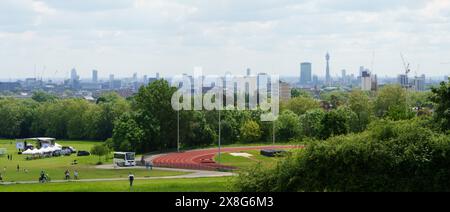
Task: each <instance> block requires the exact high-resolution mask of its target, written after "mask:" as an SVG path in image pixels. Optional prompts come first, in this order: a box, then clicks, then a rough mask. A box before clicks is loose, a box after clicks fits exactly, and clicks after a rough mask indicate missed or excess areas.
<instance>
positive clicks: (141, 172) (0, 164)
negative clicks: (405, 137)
mask: <svg viewBox="0 0 450 212" xmlns="http://www.w3.org/2000/svg"><path fill="white" fill-rule="evenodd" d="M57 143H59V144H61V145H63V146H73V147H74V148H76V149H77V150H87V151H89V150H90V149H91V148H92V146H94V145H95V144H97V142H92V141H57ZM0 148H6V149H7V150H8V154H12V155H13V160H12V161H9V160H7V157H6V156H4V157H0V173H1V174H2V177H3V181H5V182H17V181H34V180H36V181H37V180H38V177H39V173H40V172H41V170H44V171H45V172H46V173H48V174H49V176H50V178H51V179H52V180H62V179H63V178H64V171H65V170H69V171H70V172H71V174H72V176H73V171H75V170H77V171H78V172H79V177H80V179H98V178H123V177H127V176H128V173H129V172H130V171H131V172H133V174H135V176H136V177H157V176H174V175H183V174H186V172H173V171H160V170H152V171H147V170H145V169H131V170H105V169H96V168H95V165H96V164H97V162H98V161H99V158H98V157H97V156H87V157H77V156H76V155H75V154H73V155H72V156H65V157H54V158H46V159H38V160H28V161H27V160H25V156H23V155H18V154H17V151H16V149H15V141H13V140H0ZM137 158H139V157H137ZM73 160H77V162H78V164H77V165H72V162H73ZM102 161H103V162H104V163H112V159H111V158H107V159H106V158H102ZM17 165H19V168H20V169H19V171H17ZM25 170H27V172H26V171H25Z"/></svg>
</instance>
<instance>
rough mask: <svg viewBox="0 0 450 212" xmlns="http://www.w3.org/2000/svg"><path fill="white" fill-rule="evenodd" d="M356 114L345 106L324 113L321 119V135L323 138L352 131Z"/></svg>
mask: <svg viewBox="0 0 450 212" xmlns="http://www.w3.org/2000/svg"><path fill="white" fill-rule="evenodd" d="M356 119H357V116H356V114H355V113H354V112H353V111H351V110H350V109H348V108H346V107H340V108H338V109H337V110H332V111H330V112H328V113H326V114H325V116H324V118H323V119H322V125H323V126H324V127H323V128H322V133H321V136H322V138H323V139H327V138H329V137H333V136H338V135H344V134H347V133H349V132H351V131H352V126H353V127H354V126H355V124H356Z"/></svg>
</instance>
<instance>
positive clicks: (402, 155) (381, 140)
mask: <svg viewBox="0 0 450 212" xmlns="http://www.w3.org/2000/svg"><path fill="white" fill-rule="evenodd" d="M449 168H450V137H448V136H445V135H440V134H436V133H434V132H432V131H431V130H430V129H428V128H425V127H423V126H421V124H420V122H417V121H412V120H408V121H400V122H393V121H382V122H380V123H374V124H372V125H371V126H370V128H369V131H367V132H365V133H361V134H353V135H347V136H338V137H333V138H330V139H328V140H327V141H324V142H314V143H311V144H308V145H307V147H306V148H305V149H304V150H300V151H299V152H297V153H296V154H294V155H293V156H290V157H288V158H286V159H285V160H282V161H281V162H280V163H279V164H277V166H276V167H275V168H255V169H252V170H250V171H245V172H244V173H243V174H241V175H240V176H238V177H237V179H236V181H235V182H234V184H233V188H234V189H235V190H236V191H377V192H378V191H379V192H381V191H450V172H449V171H448V170H449Z"/></svg>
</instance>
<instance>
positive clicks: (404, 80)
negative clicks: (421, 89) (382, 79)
mask: <svg viewBox="0 0 450 212" xmlns="http://www.w3.org/2000/svg"><path fill="white" fill-rule="evenodd" d="M397 81H398V84H400V85H401V86H402V87H404V88H409V87H410V85H409V79H408V75H406V74H400V75H398V78H397Z"/></svg>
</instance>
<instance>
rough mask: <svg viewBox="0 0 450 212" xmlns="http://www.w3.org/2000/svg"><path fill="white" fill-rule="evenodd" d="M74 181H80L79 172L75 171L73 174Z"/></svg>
mask: <svg viewBox="0 0 450 212" xmlns="http://www.w3.org/2000/svg"><path fill="white" fill-rule="evenodd" d="M73 179H75V180H78V171H77V170H75V171H74V172H73Z"/></svg>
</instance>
